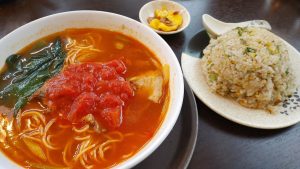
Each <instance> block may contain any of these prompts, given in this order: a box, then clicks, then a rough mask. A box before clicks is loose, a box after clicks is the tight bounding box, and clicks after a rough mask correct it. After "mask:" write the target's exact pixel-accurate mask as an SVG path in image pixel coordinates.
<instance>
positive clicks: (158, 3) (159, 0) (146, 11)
mask: <svg viewBox="0 0 300 169" xmlns="http://www.w3.org/2000/svg"><path fill="white" fill-rule="evenodd" d="M162 7H165V8H167V10H174V11H179V12H180V15H181V16H182V20H183V23H182V25H181V26H180V27H179V28H178V29H177V30H176V31H170V32H165V31H159V30H156V29H153V30H154V31H155V32H157V33H159V34H162V35H170V34H175V33H178V32H181V31H183V30H184V29H185V28H186V27H187V26H188V25H189V24H190V21H191V17H190V14H189V12H188V10H187V9H186V8H185V7H184V6H182V5H180V4H179V3H176V2H174V1H169V0H155V1H150V2H148V3H147V4H145V5H144V6H143V7H142V8H141V9H140V12H139V18H140V21H141V23H143V24H145V25H147V26H149V23H148V21H147V19H148V18H149V17H153V16H154V11H155V10H156V9H161V8H162ZM149 27H150V26H149ZM150 28H151V27H150ZM151 29H152V28H151Z"/></svg>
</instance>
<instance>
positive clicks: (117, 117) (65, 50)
mask: <svg viewBox="0 0 300 169" xmlns="http://www.w3.org/2000/svg"><path fill="white" fill-rule="evenodd" d="M58 40H59V41H58ZM57 42H60V43H61V46H62V49H61V50H62V51H59V52H61V53H60V56H64V57H61V58H64V61H63V65H61V68H60V67H59V62H57V65H58V66H57V65H56V66H55V63H56V61H57V60H58V59H56V60H55V59H53V58H54V56H55V55H56V54H57V53H59V52H53V50H54V49H55V50H58V48H57V47H56V48H55V46H54V45H56V43H57ZM43 50H44V51H45V50H46V51H48V53H47V52H44V53H46V54H45V55H43V56H46V55H47V54H49V51H50V53H51V51H52V52H53V56H51V57H53V58H52V60H51V59H50V60H51V61H52V62H53V63H51V64H52V65H50V64H49V65H50V66H49V67H48V69H47V70H48V71H49V72H51V73H52V74H51V73H49V74H50V75H51V76H50V75H49V76H45V78H43V79H41V80H40V81H38V82H36V83H39V85H36V84H35V87H36V88H37V90H34V91H31V93H32V94H30V96H28V97H27V95H18V94H15V95H13V96H11V95H9V96H8V95H4V94H3V93H4V92H2V94H3V95H4V96H3V97H7V98H9V101H7V100H4V99H2V100H0V104H1V105H0V149H1V151H2V152H3V153H5V154H6V155H7V156H8V157H9V158H10V159H11V160H13V161H14V162H16V163H18V164H19V165H21V166H23V167H27V168H47V167H48V168H51V167H67V168H111V167H112V166H115V165H117V164H119V163H121V162H123V161H124V160H126V159H128V158H130V157H132V156H133V155H134V154H135V153H137V152H138V151H139V150H140V149H141V148H142V147H143V146H144V145H145V144H146V143H147V142H148V141H149V140H150V139H151V138H152V137H153V135H154V134H155V132H156V131H157V129H158V128H159V126H160V124H161V122H162V120H163V118H164V116H165V112H166V110H167V108H168V99H169V88H168V76H169V72H168V66H167V65H162V64H161V63H160V61H159V60H158V59H157V58H156V56H155V55H154V54H153V53H152V52H151V51H150V50H149V49H148V48H147V47H145V46H144V45H143V44H142V43H140V42H138V41H137V40H135V39H133V38H131V37H128V36H125V35H123V34H121V33H118V32H112V31H108V30H102V29H67V30H65V31H63V32H59V33H56V34H53V35H51V36H48V37H45V38H42V39H40V40H38V41H36V42H34V43H32V44H30V45H28V46H27V47H25V48H24V49H22V50H21V51H20V52H18V56H13V57H11V58H10V59H11V60H13V61H15V62H16V63H17V61H19V62H18V63H20V64H24V65H25V64H26V65H27V67H26V66H23V67H22V66H21V68H15V67H10V66H9V65H5V66H4V68H2V71H1V75H0V77H1V82H0V88H1V89H2V91H4V90H6V89H5V87H6V86H9V85H10V84H11V82H18V81H17V80H16V79H14V78H12V77H13V75H12V74H14V73H15V72H14V71H20V70H21V69H24V70H25V68H28V67H29V68H30V66H28V65H32V63H33V62H34V61H36V62H37V60H39V59H40V60H42V61H44V60H43V58H42V57H41V56H42V55H41V52H43ZM18 57H21V58H22V59H23V60H22V59H20V58H19V60H18ZM30 58H34V59H30ZM41 58H42V59H41ZM61 58H59V59H61ZM14 59H15V60H14ZM26 60H27V61H26ZM45 60H47V59H45ZM7 63H9V62H7ZM47 63H48V61H47ZM29 68H28V69H26V70H27V74H24V71H23V74H24V77H26V76H28V77H31V76H32V77H34V78H37V77H40V76H39V75H40V74H37V75H36V76H33V75H32V74H30V73H28V70H31V69H29ZM32 70H35V71H36V70H39V69H37V68H32ZM37 72H38V71H37ZM38 73H41V74H42V73H45V71H40V72H38ZM8 75H11V76H8ZM43 77H44V76H43ZM24 79H26V78H23V79H19V82H20V84H26V85H29V84H27V83H25V81H24ZM45 79H46V80H45ZM22 80H23V81H24V83H23V81H22ZM43 80H44V81H43ZM21 82H22V83H21ZM32 83H33V82H32ZM17 84H18V83H17ZM24 90H27V88H26V89H24ZM24 90H20V91H24ZM25 93H26V92H25ZM29 93H30V92H29ZM27 94H28V93H27ZM21 96H22V98H25V99H24V100H25V101H26V102H23V101H24V100H22V101H21V102H20V103H24V104H19V105H20V106H19V107H18V105H17V104H16V103H17V101H20V97H21Z"/></svg>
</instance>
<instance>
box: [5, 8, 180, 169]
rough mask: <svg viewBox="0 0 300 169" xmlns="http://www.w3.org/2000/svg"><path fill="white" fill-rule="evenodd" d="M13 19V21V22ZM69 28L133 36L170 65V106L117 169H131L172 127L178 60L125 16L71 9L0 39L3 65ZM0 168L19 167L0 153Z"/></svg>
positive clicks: (177, 102)
mask: <svg viewBox="0 0 300 169" xmlns="http://www.w3.org/2000/svg"><path fill="white" fill-rule="evenodd" d="M12 22H13V21H12ZM66 28H102V29H108V30H113V31H118V32H122V33H123V34H126V35H128V36H131V37H134V38H135V39H137V40H138V41H140V42H142V43H143V44H144V45H145V46H147V47H148V48H149V49H150V50H152V51H153V52H154V53H155V54H156V56H157V57H158V58H159V59H160V61H161V62H162V63H163V64H169V65H170V98H171V99H170V105H169V109H168V111H167V113H166V116H165V119H164V121H163V122H162V124H161V126H160V128H159V129H158V130H157V132H156V134H155V135H154V137H153V138H152V139H151V140H150V141H149V142H148V143H147V144H146V145H144V146H143V147H142V149H141V150H140V151H139V152H137V153H136V154H135V155H134V156H132V157H131V158H129V159H127V160H126V161H124V162H122V163H120V164H119V165H117V166H115V167H114V168H130V167H133V166H134V165H136V164H138V163H139V162H141V161H142V160H144V159H145V158H146V157H147V156H149V155H150V154H151V153H152V152H153V151H154V150H155V149H156V148H157V147H158V146H159V145H160V144H161V143H162V142H163V140H164V139H165V138H166V137H167V135H168V134H169V133H170V131H171V129H172V128H173V126H174V124H175V122H176V120H177V118H178V115H179V113H180V109H181V106H182V101H183V93H184V84H183V76H182V72H181V68H180V65H179V63H178V60H177V58H176V56H175V54H174V52H173V51H172V49H171V48H170V46H169V45H168V44H167V43H166V42H165V41H164V40H163V39H162V38H161V37H160V36H159V35H157V34H156V33H155V32H154V31H152V30H151V29H150V28H149V27H147V26H145V25H143V24H141V23H139V22H137V21H135V20H133V19H130V18H128V17H125V16H121V15H118V14H113V13H108V12H102V11H72V12H65V13H59V14H54V15H50V16H47V17H44V18H41V19H38V20H35V21H32V22H30V23H28V24H26V25H24V26H21V27H20V28H18V29H16V30H14V31H13V32H11V33H9V34H8V35H6V36H5V37H3V38H2V39H1V40H0V56H1V58H0V66H3V65H4V62H5V59H6V56H9V55H10V54H13V53H16V52H18V51H19V50H20V49H22V48H23V47H25V46H26V45H28V44H30V43H31V42H33V41H35V40H37V39H40V38H42V37H45V36H47V35H50V34H53V33H55V32H59V31H62V30H64V29H66ZM0 168H10V169H17V168H20V166H18V165H17V164H15V163H14V162H13V161H11V160H9V159H8V158H7V157H6V156H5V155H4V154H2V153H0Z"/></svg>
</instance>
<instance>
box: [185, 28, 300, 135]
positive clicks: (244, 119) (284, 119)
mask: <svg viewBox="0 0 300 169" xmlns="http://www.w3.org/2000/svg"><path fill="white" fill-rule="evenodd" d="M197 35H200V36H203V33H199V34H197ZM197 35H196V36H197ZM205 38H206V39H205ZM207 38H208V37H198V38H193V39H197V40H198V41H200V42H199V43H198V44H201V40H202V41H203V40H204V41H207ZM283 41H284V40H283ZM284 42H285V43H286V45H287V48H288V51H289V55H290V62H291V64H292V65H291V66H292V68H293V70H294V74H295V76H296V85H297V86H298V87H299V86H300V53H299V52H298V51H297V50H296V49H295V48H294V47H293V46H291V45H290V44H288V43H287V42H286V41H284ZM202 44H203V42H202ZM194 45H197V42H194ZM207 45H208V44H207ZM202 50H203V49H202ZM198 52H199V53H200V51H198ZM196 53H197V52H196ZM181 65H182V69H183V73H184V76H185V78H186V80H187V82H188V84H189V85H190V87H191V88H192V89H193V91H194V93H195V94H196V96H197V97H198V98H199V99H200V100H202V101H203V102H204V103H205V104H206V105H207V106H208V107H209V108H211V109H212V110H213V111H215V112H216V113H218V114H219V115H221V116H223V117H225V118H227V119H229V120H231V121H234V122H236V123H239V124H242V125H245V126H249V127H254V128H261V129H277V128H283V127H288V126H291V125H293V124H296V123H297V122H299V121H300V98H299V96H300V91H299V90H296V91H295V93H294V94H293V96H292V97H291V98H289V99H288V101H287V103H285V104H284V107H283V106H280V107H279V106H278V111H276V112H274V113H272V114H271V113H268V112H267V111H264V110H258V109H249V108H245V107H243V106H241V105H240V104H238V103H237V102H235V101H234V100H231V99H229V98H225V97H222V96H220V95H217V94H214V93H212V92H211V91H210V90H209V87H208V85H207V83H206V80H205V78H204V75H203V74H202V71H201V68H200V58H199V57H195V56H194V54H191V53H189V52H183V53H182V57H181ZM200 112H201V110H200Z"/></svg>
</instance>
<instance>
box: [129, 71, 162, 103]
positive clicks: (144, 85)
mask: <svg viewBox="0 0 300 169" xmlns="http://www.w3.org/2000/svg"><path fill="white" fill-rule="evenodd" d="M129 81H130V82H131V83H133V84H134V85H135V86H136V87H137V88H138V90H143V91H147V93H148V94H149V95H148V99H149V100H151V101H153V102H155V103H159V102H160V98H161V97H162V95H163V84H164V79H163V76H162V75H161V73H160V72H157V71H150V72H148V73H146V74H143V75H139V76H135V77H132V78H130V79H129Z"/></svg>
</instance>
